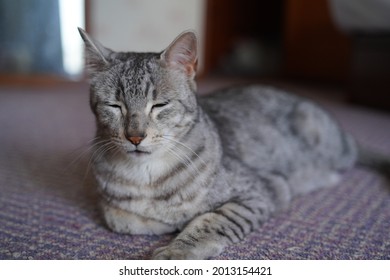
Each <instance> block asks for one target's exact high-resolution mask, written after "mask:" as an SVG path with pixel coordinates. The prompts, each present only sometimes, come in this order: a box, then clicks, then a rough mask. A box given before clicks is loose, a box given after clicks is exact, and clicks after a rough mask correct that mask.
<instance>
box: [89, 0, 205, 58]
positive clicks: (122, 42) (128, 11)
mask: <svg viewBox="0 0 390 280" xmlns="http://www.w3.org/2000/svg"><path fill="white" fill-rule="evenodd" d="M204 2H205V0H185V1H183V0H158V1H156V0H110V1H106V0H94V1H90V6H91V11H90V13H91V14H90V18H91V25H90V27H91V33H92V35H93V36H94V37H95V38H96V39H97V40H98V41H100V42H101V43H102V44H103V45H105V46H107V47H110V48H112V49H113V50H117V51H143V52H145V51H161V50H163V49H165V48H166V47H167V46H168V45H169V44H170V42H171V41H172V40H173V39H174V38H175V37H176V36H177V35H178V34H180V33H181V32H183V31H184V30H188V29H192V30H194V31H195V32H196V33H197V34H198V38H199V40H200V44H199V47H200V50H201V49H202V48H201V46H203V37H204V31H203V29H204V26H203V25H204V14H205V8H204ZM201 58H202V54H201V56H200V62H201V61H202V59H201Z"/></svg>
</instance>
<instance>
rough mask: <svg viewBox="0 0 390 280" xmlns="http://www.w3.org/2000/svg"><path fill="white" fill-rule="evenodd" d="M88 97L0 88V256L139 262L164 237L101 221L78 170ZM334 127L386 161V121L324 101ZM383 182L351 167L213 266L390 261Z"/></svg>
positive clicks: (388, 206)
mask: <svg viewBox="0 0 390 280" xmlns="http://www.w3.org/2000/svg"><path fill="white" fill-rule="evenodd" d="M87 92H88V90H87V88H86V87H85V86H83V87H75V88H73V87H71V88H67V89H65V88H64V89H56V90H48V89H46V90H37V89H36V90H34V89H29V90H26V89H25V90H22V89H11V88H1V89H0V259H147V258H149V257H150V256H151V253H152V252H153V250H154V249H155V248H157V247H159V246H163V245H165V244H167V243H168V242H169V241H170V240H171V239H172V238H173V235H164V236H127V235H119V234H115V233H113V232H111V231H109V230H108V229H107V228H106V227H105V225H104V224H103V222H102V219H101V217H100V214H99V211H98V208H97V204H96V195H95V194H94V191H93V186H92V183H91V179H90V174H89V173H88V172H87V169H88V164H89V157H88V148H87V147H88V141H89V140H90V139H92V138H93V134H94V120H93V116H92V114H91V113H90V110H89V108H88V94H87ZM322 105H323V106H324V107H326V108H327V109H329V110H330V111H331V112H332V113H333V114H334V115H335V116H336V118H337V119H339V120H340V122H341V124H342V125H343V126H344V127H345V128H346V129H347V130H349V131H350V132H351V133H352V134H354V135H355V136H356V138H357V139H358V140H359V141H360V142H362V143H364V144H365V145H368V146H370V147H372V148H375V149H376V150H378V151H382V152H383V153H387V154H390V115H389V114H386V113H380V112H375V111H372V110H367V109H362V108H356V107H350V106H346V105H342V104H338V103H333V102H330V101H329V102H328V101H325V102H323V103H322ZM389 229H390V184H388V183H386V182H385V181H384V180H383V178H382V177H381V176H380V175H378V174H376V173H375V172H372V171H369V170H364V169H361V168H355V169H353V170H351V171H349V172H347V173H346V174H345V177H344V180H343V181H342V183H341V184H340V185H339V186H337V187H334V188H328V189H325V190H321V191H317V192H314V193H311V194H309V195H307V196H303V197H299V198H297V199H295V200H294V201H293V203H292V205H291V207H290V208H289V209H288V210H286V211H285V212H282V213H280V214H278V215H277V216H275V217H273V218H272V219H271V220H270V221H269V222H267V223H266V224H265V225H264V226H263V227H262V228H260V229H259V230H257V231H256V232H254V233H253V234H251V235H250V236H249V237H248V238H247V239H246V240H245V241H243V242H241V243H239V244H236V245H234V246H230V247H229V248H227V249H226V251H225V252H224V253H223V254H222V255H220V256H218V257H217V258H216V259H390V230H389Z"/></svg>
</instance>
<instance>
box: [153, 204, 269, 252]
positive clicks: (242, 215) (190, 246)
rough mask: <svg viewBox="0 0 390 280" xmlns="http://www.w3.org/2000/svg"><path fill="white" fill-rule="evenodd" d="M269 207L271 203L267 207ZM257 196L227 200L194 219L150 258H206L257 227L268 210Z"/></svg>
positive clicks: (267, 214) (264, 218)
mask: <svg viewBox="0 0 390 280" xmlns="http://www.w3.org/2000/svg"><path fill="white" fill-rule="evenodd" d="M271 208H273V207H271ZM271 211H272V210H271V209H270V205H269V204H268V202H266V201H265V200H262V199H260V198H258V199H256V200H245V201H244V200H242V201H239V200H238V201H233V200H232V201H231V202H228V203H226V204H224V205H223V206H221V207H220V208H218V209H216V210H215V211H213V212H208V213H205V214H203V215H201V216H199V217H197V218H196V219H194V220H193V221H192V222H191V223H190V224H188V226H187V227H185V228H184V230H183V231H182V232H181V233H180V234H179V235H178V236H177V237H176V238H175V239H174V240H173V241H172V242H171V243H170V244H169V245H168V246H165V247H162V248H159V249H157V250H156V251H155V252H154V254H153V258H154V259H207V258H210V257H213V256H217V255H219V254H220V253H221V252H222V251H223V249H224V248H225V247H226V246H228V245H230V244H232V243H237V242H239V241H241V240H242V239H243V238H244V237H245V236H247V235H248V234H249V233H250V232H252V231H253V230H255V229H256V228H258V227H259V226H260V225H261V224H262V223H263V222H264V221H265V220H267V219H268V217H269V215H270V213H271Z"/></svg>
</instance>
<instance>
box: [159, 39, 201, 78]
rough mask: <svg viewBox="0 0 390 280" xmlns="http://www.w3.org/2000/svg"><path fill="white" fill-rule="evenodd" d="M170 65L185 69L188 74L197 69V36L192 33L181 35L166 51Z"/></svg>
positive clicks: (166, 57)
mask: <svg viewBox="0 0 390 280" xmlns="http://www.w3.org/2000/svg"><path fill="white" fill-rule="evenodd" d="M164 53H165V59H166V60H167V62H168V63H169V65H171V66H173V67H179V68H181V69H183V70H184V71H185V72H186V74H187V75H192V74H193V73H194V72H195V71H196V64H197V50H196V37H195V35H194V34H192V33H185V34H183V35H181V36H179V37H178V38H177V39H176V40H175V41H174V42H173V43H172V44H171V45H170V46H169V47H168V49H167V50H166V51H165V52H164Z"/></svg>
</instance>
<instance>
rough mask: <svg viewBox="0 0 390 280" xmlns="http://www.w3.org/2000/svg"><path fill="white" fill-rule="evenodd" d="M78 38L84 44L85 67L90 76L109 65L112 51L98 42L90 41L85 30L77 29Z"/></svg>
mask: <svg viewBox="0 0 390 280" xmlns="http://www.w3.org/2000/svg"><path fill="white" fill-rule="evenodd" d="M78 30H79V32H80V36H81V38H82V39H83V41H84V43H85V51H86V60H87V67H88V70H89V71H90V73H91V74H93V73H95V72H99V71H101V70H103V69H104V68H106V67H107V66H108V65H109V64H110V55H111V53H112V51H111V50H110V49H108V48H106V47H104V46H103V45H102V44H100V43H99V42H98V41H96V40H94V39H92V38H91V37H90V36H89V35H88V33H87V32H85V30H83V29H81V28H80V27H78Z"/></svg>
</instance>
